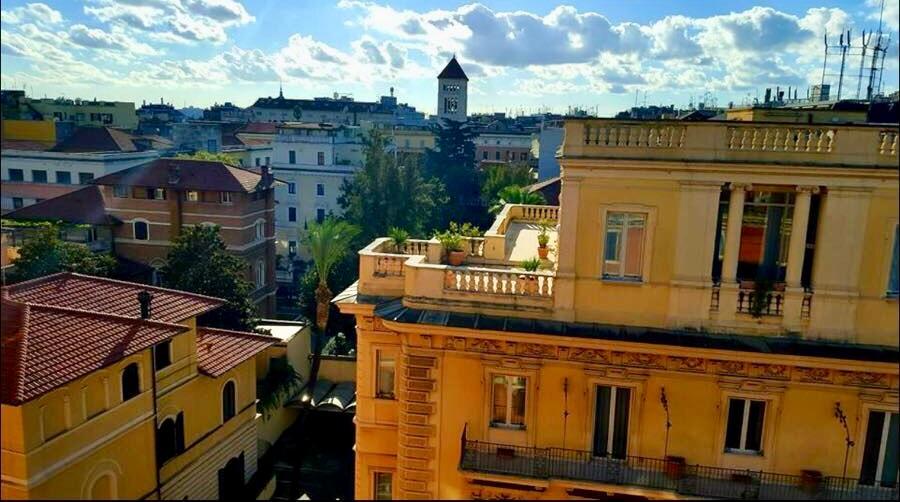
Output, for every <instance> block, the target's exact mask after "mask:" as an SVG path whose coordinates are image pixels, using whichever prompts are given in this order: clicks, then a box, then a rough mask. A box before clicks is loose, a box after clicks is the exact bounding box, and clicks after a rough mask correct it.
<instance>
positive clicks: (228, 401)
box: [222, 382, 237, 423]
mask: <svg viewBox="0 0 900 502" xmlns="http://www.w3.org/2000/svg"><path fill="white" fill-rule="evenodd" d="M235 401H236V399H235V389H234V382H227V383H226V384H225V386H224V387H222V423H225V422H227V421H228V420H229V419H230V418H231V417H233V416H234V414H235V408H236V404H237V403H236V402H235Z"/></svg>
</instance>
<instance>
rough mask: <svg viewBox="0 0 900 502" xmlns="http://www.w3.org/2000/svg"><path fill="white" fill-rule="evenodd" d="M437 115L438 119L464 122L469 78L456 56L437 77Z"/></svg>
mask: <svg viewBox="0 0 900 502" xmlns="http://www.w3.org/2000/svg"><path fill="white" fill-rule="evenodd" d="M437 78H438V103H437V115H438V117H439V118H440V119H451V120H456V121H458V122H465V121H466V116H467V115H466V104H467V97H468V84H469V77H467V76H466V72H464V71H463V69H462V66H460V65H459V62H458V61H456V56H455V55H454V56H453V58H451V59H450V62H449V63H447V66H445V67H444V69H443V71H441V73H440V74H439V75H438V77H437Z"/></svg>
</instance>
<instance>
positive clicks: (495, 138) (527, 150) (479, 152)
mask: <svg viewBox="0 0 900 502" xmlns="http://www.w3.org/2000/svg"><path fill="white" fill-rule="evenodd" d="M473 142H474V143H475V158H476V159H477V160H478V162H479V163H481V164H482V165H484V164H509V163H513V162H515V163H522V164H535V163H536V160H537V159H536V157H535V156H534V154H533V151H532V137H531V134H529V133H524V132H523V133H518V132H516V133H513V132H483V133H481V134H479V135H478V136H477V137H476V138H475V139H474V140H473Z"/></svg>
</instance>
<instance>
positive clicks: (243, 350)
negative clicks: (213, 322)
mask: <svg viewBox="0 0 900 502" xmlns="http://www.w3.org/2000/svg"><path fill="white" fill-rule="evenodd" d="M279 341H280V340H279V339H278V338H275V337H273V336H265V335H258V334H255V333H244V332H242V331H229V330H224V329H214V328H197V365H198V368H199V369H200V372H201V373H203V374H206V375H209V376H211V377H218V376H220V375H222V374H223V373H225V372H226V371H228V370H230V369H231V368H234V367H235V366H237V365H238V364H240V363H242V362H244V361H246V360H247V359H250V358H251V357H253V356H255V355H256V354H258V353H259V352H261V351H262V350H263V349H265V348H266V347H268V346H269V345H272V344H274V343H278V342H279Z"/></svg>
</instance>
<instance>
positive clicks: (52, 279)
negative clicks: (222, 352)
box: [3, 272, 224, 323]
mask: <svg viewBox="0 0 900 502" xmlns="http://www.w3.org/2000/svg"><path fill="white" fill-rule="evenodd" d="M144 290H146V291H149V292H150V293H151V294H152V295H153V300H152V301H151V304H150V305H151V313H150V319H152V320H155V321H161V322H169V323H177V322H182V321H184V320H185V319H188V318H191V317H195V316H198V315H200V314H203V313H205V312H209V311H210V310H213V309H215V308H217V307H219V306H221V305H222V304H224V301H223V300H220V299H219V298H213V297H210V296H203V295H198V294H194V293H186V292H184V291H177V290H174V289H165V288H158V287H154V286H147V285H144V284H135V283H130V282H125V281H117V280H114V279H106V278H102V277H93V276H89V275H82V274H76V273H73V272H62V273H58V274H53V275H48V276H45V277H41V278H38V279H33V280H30V281H25V282H20V283H18V284H13V285H12V286H6V287H4V288H3V291H4V294H6V293H7V292H8V294H9V298H10V299H11V300H14V301H17V302H23V303H30V304H36V305H46V306H54V307H60V308H65V309H76V310H83V311H86V312H94V313H100V314H110V315H115V316H122V317H125V318H138V317H140V305H139V304H138V301H137V294H138V293H139V292H141V291H144Z"/></svg>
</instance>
